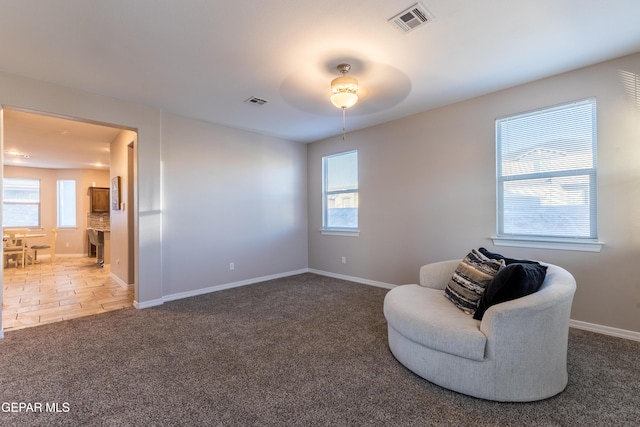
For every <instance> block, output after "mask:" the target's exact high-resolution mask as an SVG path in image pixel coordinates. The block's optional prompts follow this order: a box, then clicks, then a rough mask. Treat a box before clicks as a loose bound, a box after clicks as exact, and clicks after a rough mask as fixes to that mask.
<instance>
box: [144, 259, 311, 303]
mask: <svg viewBox="0 0 640 427" xmlns="http://www.w3.org/2000/svg"><path fill="white" fill-rule="evenodd" d="M307 272H308V269H306V268H303V269H301V270H295V271H287V272H285V273H278V274H273V275H269V276H262V277H256V278H253V279H247V280H241V281H238V282H231V283H224V284H222V285H216V286H210V287H208V288H202V289H195V290H193V291H187V292H179V293H175V294H169V295H165V296H163V297H162V298H161V299H156V300H153V301H147V302H144V303H137V302H134V306H135V307H136V308H148V307H153V306H156V305H161V304H163V303H165V302H168V301H175V300H179V299H183V298H190V297H195V296H198V295H204V294H209V293H211V292H218V291H223V290H225V289H232V288H238V287H240V286H247V285H252V284H254V283H260V282H266V281H268V280H273V279H281V278H283V277H289V276H295V275H296V274H302V273H307Z"/></svg>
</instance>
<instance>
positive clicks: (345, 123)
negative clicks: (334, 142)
mask: <svg viewBox="0 0 640 427" xmlns="http://www.w3.org/2000/svg"><path fill="white" fill-rule="evenodd" d="M346 116H347V109H346V108H343V109H342V140H343V141H344V140H345V139H346V135H345V134H346V133H347V117H346Z"/></svg>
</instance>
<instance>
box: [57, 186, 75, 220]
mask: <svg viewBox="0 0 640 427" xmlns="http://www.w3.org/2000/svg"><path fill="white" fill-rule="evenodd" d="M75 226H76V182H75V181H74V180H65V179H61V180H58V227H60V228H64V227H75Z"/></svg>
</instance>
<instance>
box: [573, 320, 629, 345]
mask: <svg viewBox="0 0 640 427" xmlns="http://www.w3.org/2000/svg"><path fill="white" fill-rule="evenodd" d="M569 326H570V327H572V328H576V329H582V330H584V331H589V332H596V333H598V334H603V335H610V336H612V337H618V338H624V339H627V340H632V341H640V332H634V331H628V330H626V329H618V328H612V327H610V326H602V325H597V324H595V323H587V322H581V321H579V320H569Z"/></svg>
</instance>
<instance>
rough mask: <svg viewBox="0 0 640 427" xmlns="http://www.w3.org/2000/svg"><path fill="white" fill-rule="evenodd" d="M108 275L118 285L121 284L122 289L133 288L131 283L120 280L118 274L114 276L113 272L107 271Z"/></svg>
mask: <svg viewBox="0 0 640 427" xmlns="http://www.w3.org/2000/svg"><path fill="white" fill-rule="evenodd" d="M109 277H110V278H112V279H113V281H114V282H116V283H117V284H118V285H120V286H122V287H123V288H124V289H126V290H130V289H133V283H127V282H125V281H124V280H122V279H121V278H119V277H118V276H116V275H115V274H113V272H111V271H110V272H109Z"/></svg>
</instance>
